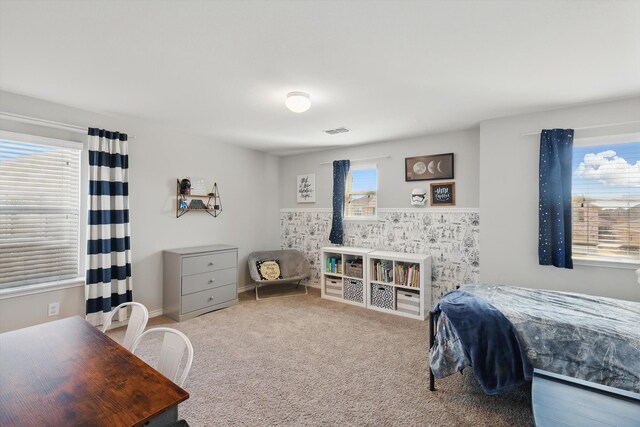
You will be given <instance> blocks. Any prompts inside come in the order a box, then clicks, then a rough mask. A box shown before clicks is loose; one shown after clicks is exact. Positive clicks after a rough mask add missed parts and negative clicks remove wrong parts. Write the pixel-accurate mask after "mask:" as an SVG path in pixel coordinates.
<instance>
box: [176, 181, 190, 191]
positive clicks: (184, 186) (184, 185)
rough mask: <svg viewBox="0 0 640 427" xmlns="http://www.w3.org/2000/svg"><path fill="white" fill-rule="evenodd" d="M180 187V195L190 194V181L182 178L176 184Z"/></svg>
mask: <svg viewBox="0 0 640 427" xmlns="http://www.w3.org/2000/svg"><path fill="white" fill-rule="evenodd" d="M178 185H179V186H180V194H191V181H189V180H188V179H187V178H184V179H183V180H182V181H180V182H179V184H178Z"/></svg>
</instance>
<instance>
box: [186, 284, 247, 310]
mask: <svg viewBox="0 0 640 427" xmlns="http://www.w3.org/2000/svg"><path fill="white" fill-rule="evenodd" d="M237 297H238V292H237V290H236V284H235V283H234V284H232V285H226V286H221V287H219V288H213V289H209V290H206V291H201V292H196V293H193V294H189V295H185V296H183V297H182V313H188V312H190V311H196V310H200V309H202V308H206V307H210V306H212V305H216V304H222V303H223V302H227V301H231V300H233V299H236V298H237Z"/></svg>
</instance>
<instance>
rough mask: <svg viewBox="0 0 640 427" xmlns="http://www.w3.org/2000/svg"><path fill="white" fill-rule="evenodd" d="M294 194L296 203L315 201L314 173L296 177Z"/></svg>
mask: <svg viewBox="0 0 640 427" xmlns="http://www.w3.org/2000/svg"><path fill="white" fill-rule="evenodd" d="M296 196H297V201H298V203H315V201H316V174H315V173H308V174H305V175H298V177H297V178H296Z"/></svg>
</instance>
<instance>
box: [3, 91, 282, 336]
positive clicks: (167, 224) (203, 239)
mask: <svg viewBox="0 0 640 427" xmlns="http://www.w3.org/2000/svg"><path fill="white" fill-rule="evenodd" d="M123 102H126V100H123ZM0 111H4V112H10V113H14V114H22V115H28V116H33V117H38V118H43V119H48V120H54V121H60V122H64V123H72V124H77V125H82V126H94V127H101V128H106V129H109V130H119V131H121V132H126V133H128V134H129V135H135V139H133V140H131V141H130V144H129V148H130V154H129V163H130V177H129V179H130V184H129V185H130V186H129V189H130V190H129V194H130V208H131V230H132V257H133V264H132V271H133V295H134V299H135V300H136V301H139V302H142V303H143V304H145V305H146V306H147V307H148V308H149V310H150V311H156V310H160V309H161V308H162V250H163V249H171V248H178V247H184V246H196V245H207V244H215V243H229V244H234V245H237V246H238V247H239V248H240V250H239V256H240V283H239V286H244V285H245V284H250V283H251V281H250V278H249V277H248V271H247V269H246V256H247V255H248V254H249V253H250V252H252V251H255V250H263V249H272V248H277V247H279V244H280V240H279V234H278V233H279V218H278V210H279V206H278V191H279V186H278V165H279V159H278V157H276V156H273V155H269V154H265V153H261V152H258V151H254V150H249V149H244V148H239V147H234V146H231V145H228V144H224V143H220V142H217V141H212V140H209V139H207V138H203V137H198V136H193V135H188V134H186V133H181V132H177V131H173V130H168V129H163V128H160V127H157V126H153V125H150V124H148V123H145V122H142V121H131V120H125V119H122V118H119V117H115V116H107V115H103V114H96V113H92V112H89V111H84V110H79V109H75V108H70V107H66V106H62V105H59V104H53V103H50V102H47V101H43V100H39V99H34V98H29V97H24V96H20V95H16V94H12V93H8V92H0ZM0 129H4V130H8V131H13V132H22V133H31V134H37V135H41V136H47V137H52V138H60V139H71V140H76V141H84V140H85V139H86V137H84V136H83V135H80V134H74V133H71V132H67V131H60V130H55V129H50V128H45V127H40V126H34V125H25V124H19V123H16V122H12V121H7V120H0ZM185 176H199V177H203V178H205V180H207V183H208V184H211V183H212V182H213V181H216V182H217V183H218V188H219V189H220V193H221V196H222V207H223V212H222V214H221V215H220V216H219V217H218V218H213V217H211V216H209V215H207V214H205V213H202V212H189V213H187V214H186V215H184V216H183V217H181V218H179V219H176V217H175V183H176V178H183V177H185ZM264 194H268V197H266V196H265V197H263V196H262V195H264ZM81 245H83V246H84V243H81ZM0 298H1V296H0ZM52 301H60V303H61V307H60V311H61V314H60V316H59V317H66V316H69V315H74V314H78V315H84V289H83V288H81V287H80V288H73V289H67V290H64V291H55V292H51V293H48V294H40V295H37V296H34V295H29V296H24V297H19V298H5V299H0V332H1V331H5V330H9V329H15V328H17V327H24V326H28V325H32V324H36V323H41V322H44V321H47V320H54V319H55V318H56V317H47V316H46V309H47V304H48V302H52Z"/></svg>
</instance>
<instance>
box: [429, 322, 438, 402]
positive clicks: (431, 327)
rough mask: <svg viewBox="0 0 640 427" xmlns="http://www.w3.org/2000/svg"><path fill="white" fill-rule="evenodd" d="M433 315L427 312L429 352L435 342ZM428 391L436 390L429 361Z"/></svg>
mask: <svg viewBox="0 0 640 427" xmlns="http://www.w3.org/2000/svg"><path fill="white" fill-rule="evenodd" d="M435 323H436V321H435V313H434V312H432V311H430V312H429V350H431V349H432V348H433V344H434V343H435V342H436V325H435ZM429 390H430V391H435V390H436V378H435V377H434V376H433V371H432V370H431V360H429Z"/></svg>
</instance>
